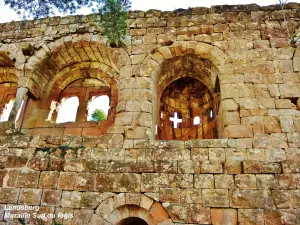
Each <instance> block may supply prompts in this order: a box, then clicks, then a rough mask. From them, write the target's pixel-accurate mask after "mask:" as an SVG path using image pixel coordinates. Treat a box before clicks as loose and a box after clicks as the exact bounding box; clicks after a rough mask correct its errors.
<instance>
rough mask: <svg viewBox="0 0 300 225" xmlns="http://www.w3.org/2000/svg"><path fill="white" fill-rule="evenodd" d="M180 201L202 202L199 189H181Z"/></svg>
mask: <svg viewBox="0 0 300 225" xmlns="http://www.w3.org/2000/svg"><path fill="white" fill-rule="evenodd" d="M180 202H181V203H195V204H202V195H201V191H199V189H181V190H180Z"/></svg>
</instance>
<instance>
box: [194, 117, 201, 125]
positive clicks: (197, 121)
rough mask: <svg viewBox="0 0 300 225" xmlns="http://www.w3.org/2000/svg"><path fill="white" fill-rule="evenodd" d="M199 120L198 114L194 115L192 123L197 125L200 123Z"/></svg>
mask: <svg viewBox="0 0 300 225" xmlns="http://www.w3.org/2000/svg"><path fill="white" fill-rule="evenodd" d="M200 122H201V119H200V116H196V117H195V118H194V125H195V126H197V125H199V124H200Z"/></svg>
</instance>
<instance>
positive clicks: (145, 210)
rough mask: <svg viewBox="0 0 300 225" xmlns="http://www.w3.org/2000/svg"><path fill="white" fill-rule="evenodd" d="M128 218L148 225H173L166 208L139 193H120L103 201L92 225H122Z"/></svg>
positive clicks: (93, 218) (92, 220) (91, 222)
mask: <svg viewBox="0 0 300 225" xmlns="http://www.w3.org/2000/svg"><path fill="white" fill-rule="evenodd" d="M127 218H139V219H141V220H143V221H144V222H146V223H147V224H148V225H158V224H164V223H166V222H168V223H167V224H170V225H171V224H173V222H172V220H171V218H170V216H169V214H168V213H167V211H166V210H165V208H164V207H163V206H162V205H161V204H160V203H158V202H156V201H155V200H153V199H152V198H150V197H148V196H146V195H144V194H139V193H120V194H118V195H115V196H113V197H110V198H108V199H106V200H105V201H103V202H102V203H101V204H100V205H99V206H98V208H97V209H96V214H94V215H93V217H92V219H91V221H90V224H95V221H103V222H105V223H106V224H111V225H120V224H122V221H123V220H125V219H127Z"/></svg>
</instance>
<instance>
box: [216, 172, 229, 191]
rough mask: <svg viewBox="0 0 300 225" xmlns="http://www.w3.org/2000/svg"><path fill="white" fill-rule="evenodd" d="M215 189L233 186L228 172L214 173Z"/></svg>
mask: <svg viewBox="0 0 300 225" xmlns="http://www.w3.org/2000/svg"><path fill="white" fill-rule="evenodd" d="M214 178H215V188H216V189H231V188H232V187H233V186H234V181H233V176H232V175H229V174H217V175H214Z"/></svg>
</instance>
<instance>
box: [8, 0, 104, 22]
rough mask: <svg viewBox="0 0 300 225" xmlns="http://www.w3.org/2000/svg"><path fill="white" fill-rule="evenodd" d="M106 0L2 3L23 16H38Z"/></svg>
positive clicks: (68, 10)
mask: <svg viewBox="0 0 300 225" xmlns="http://www.w3.org/2000/svg"><path fill="white" fill-rule="evenodd" d="M105 1H106V0H35V1H32V0H22V1H20V0H4V3H5V4H6V5H8V6H9V7H10V8H12V9H13V10H14V11H16V12H17V13H18V14H19V15H22V16H23V17H27V15H30V17H31V16H32V17H34V18H40V17H47V16H50V15H54V14H55V11H59V12H61V13H70V14H74V13H75V12H76V10H78V9H80V8H82V7H84V6H87V7H92V6H93V5H95V4H97V5H99V4H105Z"/></svg>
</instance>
